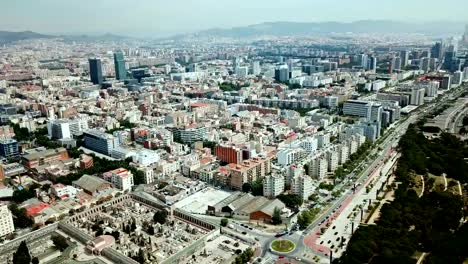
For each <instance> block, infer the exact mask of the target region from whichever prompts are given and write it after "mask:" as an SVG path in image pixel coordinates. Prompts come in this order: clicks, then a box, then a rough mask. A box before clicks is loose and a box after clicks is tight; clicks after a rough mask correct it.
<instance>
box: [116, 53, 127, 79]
mask: <svg viewBox="0 0 468 264" xmlns="http://www.w3.org/2000/svg"><path fill="white" fill-rule="evenodd" d="M114 67H115V78H116V79H117V80H125V79H126V78H127V70H126V69H125V58H124V55H123V53H122V52H121V51H117V52H115V53H114Z"/></svg>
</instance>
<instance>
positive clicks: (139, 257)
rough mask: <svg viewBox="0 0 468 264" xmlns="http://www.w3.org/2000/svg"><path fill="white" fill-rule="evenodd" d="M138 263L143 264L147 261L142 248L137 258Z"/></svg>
mask: <svg viewBox="0 0 468 264" xmlns="http://www.w3.org/2000/svg"><path fill="white" fill-rule="evenodd" d="M136 261H138V263H140V264H143V263H145V261H146V258H145V252H144V251H143V249H142V248H140V250H139V251H138V256H137V259H136Z"/></svg>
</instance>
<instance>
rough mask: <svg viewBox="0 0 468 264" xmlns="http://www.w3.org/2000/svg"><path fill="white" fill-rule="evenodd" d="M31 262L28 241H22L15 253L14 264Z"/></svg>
mask: <svg viewBox="0 0 468 264" xmlns="http://www.w3.org/2000/svg"><path fill="white" fill-rule="evenodd" d="M28 263H31V255H30V254H29V248H28V246H27V245H26V242H25V241H24V240H23V241H21V243H20V245H19V247H18V249H17V250H16V252H15V253H13V264H28Z"/></svg>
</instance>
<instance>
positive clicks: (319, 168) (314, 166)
mask: <svg viewBox="0 0 468 264" xmlns="http://www.w3.org/2000/svg"><path fill="white" fill-rule="evenodd" d="M327 170H328V161H327V159H326V158H325V157H323V156H319V157H316V158H314V159H312V160H311V161H310V164H309V175H310V176H311V177H313V178H315V179H317V180H322V179H323V178H325V176H326V175H327Z"/></svg>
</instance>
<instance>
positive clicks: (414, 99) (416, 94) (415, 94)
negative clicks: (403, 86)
mask: <svg viewBox="0 0 468 264" xmlns="http://www.w3.org/2000/svg"><path fill="white" fill-rule="evenodd" d="M425 93H426V90H425V89H424V88H419V87H413V89H411V99H410V100H411V101H410V104H412V105H422V104H424V94H425Z"/></svg>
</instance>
